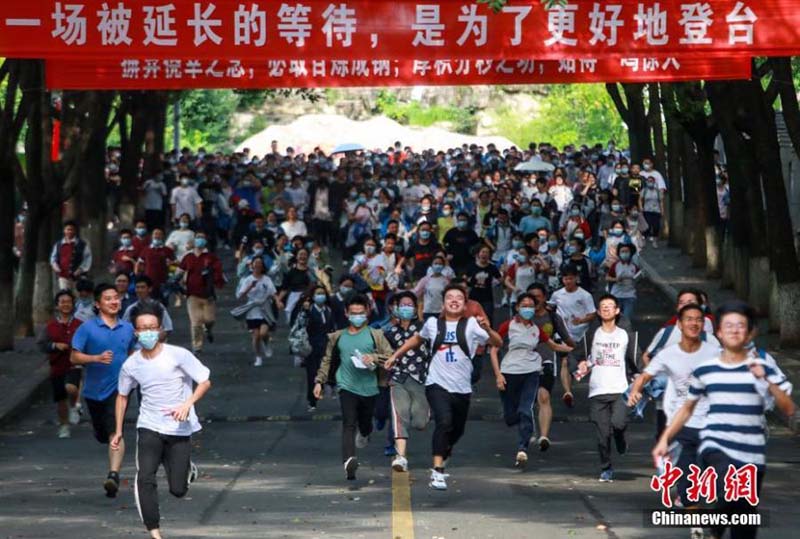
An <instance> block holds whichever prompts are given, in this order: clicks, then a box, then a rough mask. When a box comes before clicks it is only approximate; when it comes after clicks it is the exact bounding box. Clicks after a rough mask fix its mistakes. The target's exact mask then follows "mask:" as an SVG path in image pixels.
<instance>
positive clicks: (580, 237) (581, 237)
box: [573, 231, 586, 240]
mask: <svg viewBox="0 0 800 539" xmlns="http://www.w3.org/2000/svg"><path fill="white" fill-rule="evenodd" d="M573 236H574V237H575V238H577V239H579V240H582V239H584V238H585V237H586V235H585V234H584V233H583V231H580V232H576V233H575V234H573Z"/></svg>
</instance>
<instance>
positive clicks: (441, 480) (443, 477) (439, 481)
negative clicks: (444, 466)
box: [428, 470, 450, 490]
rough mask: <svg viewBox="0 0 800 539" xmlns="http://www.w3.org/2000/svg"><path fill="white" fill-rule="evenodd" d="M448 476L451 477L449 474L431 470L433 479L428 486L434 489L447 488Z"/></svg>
mask: <svg viewBox="0 0 800 539" xmlns="http://www.w3.org/2000/svg"><path fill="white" fill-rule="evenodd" d="M448 477H450V475H449V474H446V473H441V472H437V471H436V470H431V481H430V483H428V486H429V487H431V488H432V489H433V490H447V478H448Z"/></svg>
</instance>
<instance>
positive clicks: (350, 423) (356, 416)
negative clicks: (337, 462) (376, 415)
mask: <svg viewBox="0 0 800 539" xmlns="http://www.w3.org/2000/svg"><path fill="white" fill-rule="evenodd" d="M339 404H340V406H341V407H342V462H346V461H347V459H349V458H350V457H355V456H356V429H358V432H360V433H361V436H369V435H370V434H371V433H372V414H373V412H374V410H375V397H364V396H363V395H356V394H355V393H351V392H349V391H347V390H345V389H342V390H341V391H340V392H339Z"/></svg>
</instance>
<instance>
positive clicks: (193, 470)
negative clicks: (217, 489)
mask: <svg viewBox="0 0 800 539" xmlns="http://www.w3.org/2000/svg"><path fill="white" fill-rule="evenodd" d="M198 477H200V470H199V469H198V467H197V464H195V463H194V461H191V460H190V461H189V476H188V477H187V478H186V485H187V486H189V485H191V484H192V483H194V482H195V481H197V478H198Z"/></svg>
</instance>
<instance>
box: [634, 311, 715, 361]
mask: <svg viewBox="0 0 800 539" xmlns="http://www.w3.org/2000/svg"><path fill="white" fill-rule="evenodd" d="M670 327H671V328H672V329H671V330H670V331H671V333H670V334H669V337H668V338H667V342H666V343H665V344H664V346H663V347H661V350H664V349H665V348H667V347H668V346H672V345H673V344H678V343H679V342H680V340H681V337H683V334H682V333H681V330H680V328H679V327H678V325H677V324H675V325H672V326H665V327H663V328H661V329H659V330H658V332H657V333H656V334H655V336H654V337H653V340H652V341H650V346H648V347H647V353H648V354H650V355H652V354H653V350H655V348H656V346H658V343H659V342H661V336H662V335H664V332H665V331H667V328H670ZM703 331H704V332H705V333H706V342H707V343H709V344H712V345H714V346H716V347H717V348H719V346H720V344H719V341H718V340H717V338H716V337H714V323H713V322H711V320H709V319H708V317H706V318H705V319H704V320H703ZM659 353H660V352H659Z"/></svg>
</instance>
